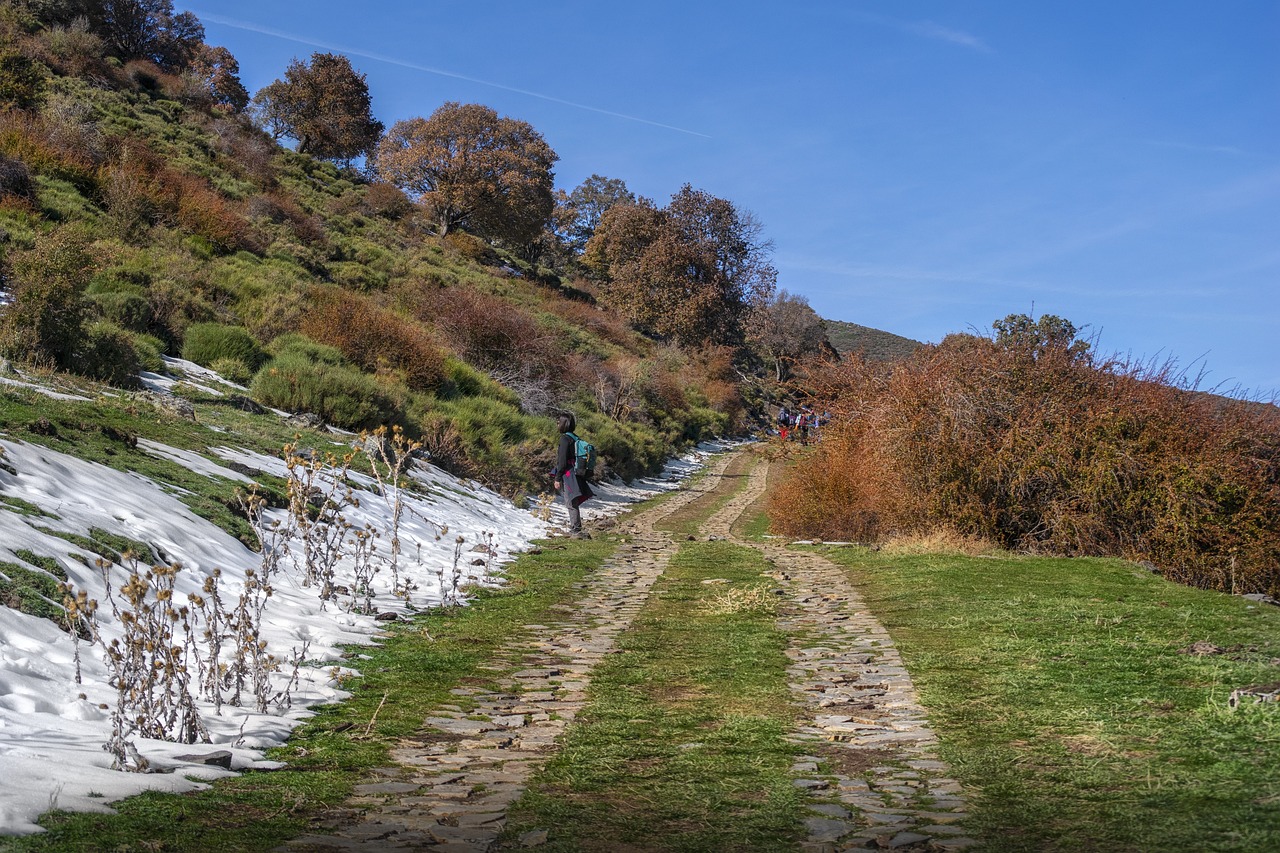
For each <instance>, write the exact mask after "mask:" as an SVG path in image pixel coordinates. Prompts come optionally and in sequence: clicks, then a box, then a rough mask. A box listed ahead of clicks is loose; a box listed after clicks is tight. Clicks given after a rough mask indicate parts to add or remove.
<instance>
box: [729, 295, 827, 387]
mask: <svg viewBox="0 0 1280 853" xmlns="http://www.w3.org/2000/svg"><path fill="white" fill-rule="evenodd" d="M747 334H748V338H749V339H750V342H751V343H752V344H753V345H754V346H755V348H756V349H757V350H759V351H760V353H761V355H763V356H764V357H765V358H767V359H768V360H769V361H772V362H773V370H774V378H776V379H777V380H778V381H779V382H781V381H783V380H784V379H786V378H787V375H788V373H789V371H790V365H792V364H794V363H795V362H796V361H798V360H800V359H801V358H804V357H805V356H807V355H816V354H817V353H820V352H822V350H823V346H824V344H826V343H827V330H826V326H824V325H823V323H822V318H821V317H819V316H818V312H817V311H814V310H813V308H811V307H810V306H809V300H807V299H805V298H804V297H803V296H800V295H798V294H791V293H788V292H787V291H785V290H779V291H778V292H777V293H776V294H775V295H774V296H772V297H771V298H769V299H767V300H766V301H765V302H764V303H763V304H762V305H760V306H759V307H758V308H757V309H756V310H755V311H752V312H751V315H750V318H749V320H748V325H747Z"/></svg>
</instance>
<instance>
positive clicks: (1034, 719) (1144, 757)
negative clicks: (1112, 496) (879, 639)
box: [829, 549, 1280, 851]
mask: <svg viewBox="0 0 1280 853" xmlns="http://www.w3.org/2000/svg"><path fill="white" fill-rule="evenodd" d="M829 557H830V558H831V559H833V560H836V561H839V562H842V563H844V564H845V565H847V566H849V568H850V569H852V570H854V571H852V572H851V575H852V577H853V580H854V582H855V583H856V584H857V585H858V586H859V587H860V589H861V591H862V593H863V595H864V596H865V598H866V602H867V605H868V606H869V607H870V609H871V610H872V611H874V612H875V613H876V615H877V616H878V617H879V618H880V619H881V621H882V622H883V623H884V624H885V626H886V627H887V628H888V629H889V631H890V632H891V633H892V634H893V637H894V640H895V642H896V643H897V645H898V646H899V648H900V649H901V652H902V656H903V658H904V661H905V662H906V665H907V668H908V669H909V670H910V671H911V673H912V677H913V679H914V681H915V683H916V686H917V689H918V690H919V692H920V696H921V700H922V702H923V704H924V705H925V706H926V707H927V708H928V710H929V715H930V719H931V722H932V724H933V725H934V726H935V728H936V729H937V730H938V732H939V736H940V737H941V739H942V744H943V753H944V757H945V758H946V759H947V760H948V761H950V762H951V764H952V765H953V767H954V769H955V772H956V774H957V775H958V777H959V778H960V780H961V781H962V782H963V783H964V784H965V785H966V787H967V789H968V791H969V795H970V797H971V799H972V805H973V811H972V818H971V820H970V821H969V824H968V825H969V826H970V828H971V829H973V830H975V831H977V832H978V833H980V834H981V835H982V836H983V837H985V839H986V841H987V846H986V848H984V849H989V850H1000V851H1006V850H1008V851H1015V850H1016V851H1067V850H1106V851H1163V850H1212V851H1217V850H1250V851H1254V850H1280V704H1274V703H1273V704H1268V705H1251V706H1249V707H1241V708H1240V709H1238V710H1236V711H1231V710H1229V709H1228V705H1227V698H1228V695H1229V693H1230V692H1231V690H1232V689H1233V688H1236V687H1240V686H1244V685H1254V684H1264V683H1271V682H1276V681H1278V680H1280V609H1277V608H1274V607H1270V606H1267V605H1263V604H1254V603H1252V602H1249V601H1246V600H1242V599H1240V598H1233V597H1230V596H1226V595H1221V594H1218V593H1211V592H1205V591H1201V590H1195V589H1191V588H1188V587H1183V586H1180V585H1176V584H1173V583H1170V582H1167V581H1164V580H1162V579H1160V578H1158V577H1155V576H1152V575H1150V574H1148V573H1146V572H1143V571H1141V570H1140V569H1138V568H1137V567H1136V566H1134V565H1133V564H1132V563H1127V562H1124V561H1120V560H1104V559H1074V560H1068V559H1049V558H1029V557H1009V558H997V559H983V558H974V557H963V556H939V555H914V556H899V557H888V556H884V555H883V554H874V553H871V552H868V551H864V550H862V549H856V550H855V549H833V550H831V551H830V553H829ZM1197 641H1208V642H1211V643H1213V644H1214V645H1216V646H1217V647H1219V648H1220V649H1222V652H1221V653H1217V654H1210V655H1206V656H1195V655H1192V654H1187V653H1184V651H1183V650H1185V649H1188V648H1189V647H1190V646H1191V645H1192V644H1193V643H1195V642H1197Z"/></svg>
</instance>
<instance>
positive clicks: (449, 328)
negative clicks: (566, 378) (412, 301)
mask: <svg viewBox="0 0 1280 853" xmlns="http://www.w3.org/2000/svg"><path fill="white" fill-rule="evenodd" d="M416 310H417V312H418V317H419V318H420V319H421V320H423V322H429V323H431V324H432V325H434V326H435V327H436V328H437V329H439V331H440V334H441V335H442V336H443V337H444V339H445V341H446V342H447V343H448V344H449V345H450V346H451V347H452V348H453V349H454V350H455V351H456V352H457V353H458V354H459V355H461V356H462V357H463V358H465V359H466V360H467V361H469V362H471V363H472V364H474V365H476V366H477V367H479V368H481V369H482V370H487V371H498V372H501V371H505V370H508V369H510V368H511V367H513V366H516V365H517V364H525V365H529V366H532V367H534V368H535V373H538V374H546V373H548V372H553V371H554V367H555V364H556V361H557V358H558V353H559V352H560V351H561V347H560V346H559V344H558V341H557V339H556V337H555V335H554V334H553V333H551V332H549V331H547V330H546V329H544V328H543V327H542V326H541V325H539V323H538V321H537V320H536V319H534V317H533V316H532V315H531V314H529V313H528V312H527V311H525V310H523V309H522V308H520V307H519V306H517V305H514V304H512V303H511V302H510V301H508V300H506V299H502V298H501V297H498V296H493V295H491V294H488V293H483V292H481V291H478V290H467V289H461V288H447V289H441V290H434V291H429V292H426V293H423V294H422V296H421V301H420V302H419V304H418V305H417V306H416Z"/></svg>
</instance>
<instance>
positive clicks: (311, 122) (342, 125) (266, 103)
mask: <svg viewBox="0 0 1280 853" xmlns="http://www.w3.org/2000/svg"><path fill="white" fill-rule="evenodd" d="M253 106H254V115H255V118H256V119H257V121H258V123H259V124H260V125H261V126H262V127H263V129H265V130H266V131H267V132H268V133H270V134H271V135H272V137H274V138H275V139H281V138H282V137H286V136H287V137H289V138H291V139H294V140H297V143H298V153H300V154H310V155H311V156H312V157H317V158H319V159H321V160H337V161H351V160H354V159H355V158H357V157H359V156H361V155H363V154H367V153H369V152H370V151H372V150H373V147H374V145H376V144H377V141H378V137H379V136H381V134H382V128H383V125H382V122H380V121H378V120H377V119H375V118H374V117H373V112H372V106H371V102H370V99H369V86H368V84H367V83H366V82H365V76H364V75H363V74H360V73H357V72H356V70H355V69H354V68H352V67H351V61H350V60H348V59H347V58H346V57H345V56H342V55H340V54H336V53H313V54H312V55H311V63H310V64H309V65H308V64H307V63H304V62H302V61H300V60H298V59H295V60H293V61H292V62H290V63H289V67H288V68H287V69H286V70H285V73H284V79H283V80H276V81H275V82H273V83H271V84H269V85H267V86H266V87H264V88H263V89H262V90H261V91H259V92H258V94H257V95H255V96H254V98H253Z"/></svg>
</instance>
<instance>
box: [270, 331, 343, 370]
mask: <svg viewBox="0 0 1280 853" xmlns="http://www.w3.org/2000/svg"><path fill="white" fill-rule="evenodd" d="M267 351H268V352H270V353H271V354H272V355H273V356H275V357H276V358H280V357H283V356H288V355H298V356H302V357H303V358H306V359H307V360H308V361H312V362H315V363H317V364H330V365H342V366H349V363H348V362H347V358H346V356H344V355H343V354H342V351H341V350H339V349H338V348H337V347H331V346H328V345H326V344H319V343H316V342H315V341H313V340H311V339H310V338H308V337H307V336H306V335H303V334H299V333H298V332H288V333H286V334H283V335H281V336H280V337H278V338H276V339H275V340H273V341H272V342H271V343H270V344H269V345H268V346H267Z"/></svg>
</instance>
